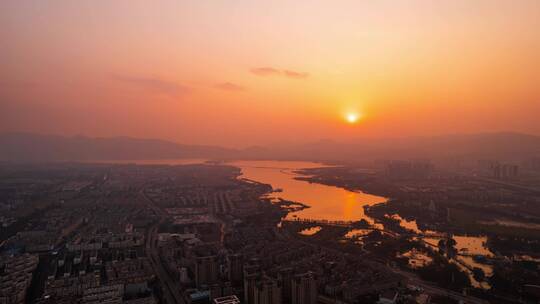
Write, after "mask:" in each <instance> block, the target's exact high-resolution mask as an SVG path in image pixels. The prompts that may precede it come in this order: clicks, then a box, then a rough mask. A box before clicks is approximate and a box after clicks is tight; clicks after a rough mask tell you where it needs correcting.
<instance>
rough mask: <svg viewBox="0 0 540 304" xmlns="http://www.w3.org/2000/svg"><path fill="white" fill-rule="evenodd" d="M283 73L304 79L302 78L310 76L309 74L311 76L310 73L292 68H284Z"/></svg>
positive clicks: (290, 76)
mask: <svg viewBox="0 0 540 304" xmlns="http://www.w3.org/2000/svg"><path fill="white" fill-rule="evenodd" d="M283 73H284V74H285V76H287V77H289V78H298V79H302V78H308V76H309V74H308V73H305V72H296V71H291V70H284V71H283Z"/></svg>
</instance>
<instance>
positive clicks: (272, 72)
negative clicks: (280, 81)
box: [250, 67, 309, 79]
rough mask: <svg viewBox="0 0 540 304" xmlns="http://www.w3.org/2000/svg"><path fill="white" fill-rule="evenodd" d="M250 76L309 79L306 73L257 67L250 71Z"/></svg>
mask: <svg viewBox="0 0 540 304" xmlns="http://www.w3.org/2000/svg"><path fill="white" fill-rule="evenodd" d="M250 72H251V73H252V74H255V75H257V76H281V77H287V78H293V79H305V78H308V77H309V74H308V73H305V72H298V71H293V70H280V69H276V68H272V67H258V68H252V69H251V70H250Z"/></svg>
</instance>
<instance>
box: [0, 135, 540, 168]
mask: <svg viewBox="0 0 540 304" xmlns="http://www.w3.org/2000/svg"><path fill="white" fill-rule="evenodd" d="M538 156H540V136H536V135H528V134H522V133H511V132H502V133H480V134H458V135H442V136H434V137H409V138H394V139H391V138H384V139H356V140H351V141H350V142H336V141H331V140H322V141H319V142H312V143H298V144H288V145H271V146H265V147H262V146H261V147H249V148H244V149H232V148H224V147H219V146H211V145H208V146H206V145H186V144H180V143H175V142H171V141H166V140H160V139H139V138H132V137H107V138H102V137H95V138H94V137H86V136H75V137H65V136H57V135H43V134H33V133H3V134H0V160H1V161H22V162H24V161H40V162H43V161H92V160H96V161H97V160H136V159H172V158H212V159H276V160H310V161H313V160H317V161H321V160H323V161H343V162H354V161H360V160H366V159H410V158H426V159H435V160H443V159H444V160H448V159H468V160H479V159H496V160H508V161H522V160H526V159H529V158H533V157H538Z"/></svg>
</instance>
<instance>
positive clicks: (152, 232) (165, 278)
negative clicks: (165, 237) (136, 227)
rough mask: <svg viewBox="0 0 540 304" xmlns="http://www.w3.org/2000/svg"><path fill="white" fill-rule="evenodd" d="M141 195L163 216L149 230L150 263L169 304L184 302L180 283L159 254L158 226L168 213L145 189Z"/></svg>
mask: <svg viewBox="0 0 540 304" xmlns="http://www.w3.org/2000/svg"><path fill="white" fill-rule="evenodd" d="M139 196H140V198H141V200H142V201H143V202H144V203H145V204H146V205H147V206H148V207H149V208H151V209H152V210H154V212H155V213H156V214H157V215H159V216H160V218H161V219H160V221H159V222H158V223H156V224H154V225H152V226H151V227H150V228H149V229H148V231H147V235H146V252H147V255H148V257H149V259H150V263H151V264H152V267H153V268H154V270H155V272H156V274H157V276H158V278H159V281H160V282H161V283H162V284H163V287H164V288H163V293H164V297H165V300H166V302H167V303H169V304H173V303H176V304H184V303H185V301H184V298H183V297H182V294H181V293H180V285H179V283H178V282H176V281H175V280H174V279H173V278H171V276H170V275H169V273H168V272H167V271H166V270H165V268H164V267H163V263H162V262H161V257H160V256H159V251H158V248H157V236H158V227H159V226H160V225H161V224H163V223H164V222H165V219H166V218H167V213H166V212H165V211H163V210H162V209H161V208H159V207H157V206H156V205H155V204H154V202H152V200H151V199H149V198H148V197H147V196H146V195H145V194H144V189H142V190H141V191H140V192H139Z"/></svg>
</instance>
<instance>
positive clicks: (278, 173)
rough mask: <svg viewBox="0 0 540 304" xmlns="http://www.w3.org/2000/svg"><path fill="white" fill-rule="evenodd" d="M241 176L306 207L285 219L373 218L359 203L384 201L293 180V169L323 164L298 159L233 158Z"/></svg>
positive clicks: (334, 219) (365, 194)
mask: <svg viewBox="0 0 540 304" xmlns="http://www.w3.org/2000/svg"><path fill="white" fill-rule="evenodd" d="M231 164H232V165H235V166H238V167H240V168H241V169H242V173H243V176H242V177H244V178H248V179H251V180H255V181H258V182H261V183H267V184H271V185H272V187H273V188H274V189H279V190H280V191H281V192H277V193H275V195H276V196H277V197H280V198H283V199H286V200H291V201H297V202H301V203H305V204H307V205H309V206H310V208H306V209H304V210H301V211H299V212H294V213H290V214H289V216H288V217H289V218H293V217H299V218H308V219H325V220H330V221H338V220H342V221H358V220H360V219H365V220H367V221H368V222H370V223H372V222H373V220H372V219H371V218H369V217H368V216H366V215H365V214H364V209H363V206H366V205H374V204H378V203H382V202H385V201H386V200H387V199H386V198H384V197H382V196H377V195H371V194H367V193H363V192H352V191H348V190H345V189H341V188H337V187H333V186H326V185H321V184H315V183H309V182H306V181H300V180H296V179H295V177H296V176H299V175H297V174H295V173H294V171H295V170H299V169H303V168H316V167H323V166H324V165H323V164H319V163H313V162H299V161H294V162H293V161H237V162H232V163H231Z"/></svg>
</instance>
